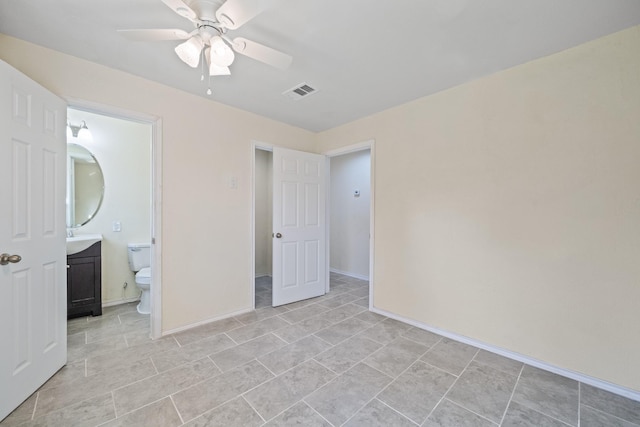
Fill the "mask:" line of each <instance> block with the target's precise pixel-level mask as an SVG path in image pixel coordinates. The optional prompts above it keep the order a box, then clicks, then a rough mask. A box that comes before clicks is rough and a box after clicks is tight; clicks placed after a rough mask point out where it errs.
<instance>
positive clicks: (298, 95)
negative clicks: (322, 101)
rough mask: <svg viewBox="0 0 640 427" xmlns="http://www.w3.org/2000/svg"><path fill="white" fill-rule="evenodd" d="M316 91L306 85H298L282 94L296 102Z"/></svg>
mask: <svg viewBox="0 0 640 427" xmlns="http://www.w3.org/2000/svg"><path fill="white" fill-rule="evenodd" d="M317 91H318V90H317V89H315V88H312V87H311V86H309V85H308V84H306V83H300V84H299V85H296V86H295V87H292V88H291V89H289V90H285V91H284V92H282V94H283V95H284V96H286V97H287V98H289V99H293V100H294V101H297V100H299V99H302V98H304V97H306V96H309V95H313V94H314V93H316V92H317Z"/></svg>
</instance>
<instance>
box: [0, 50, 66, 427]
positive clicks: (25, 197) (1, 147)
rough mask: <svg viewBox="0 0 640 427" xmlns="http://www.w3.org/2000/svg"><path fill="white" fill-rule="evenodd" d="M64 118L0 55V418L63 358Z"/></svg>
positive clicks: (61, 105)
mask: <svg viewBox="0 0 640 427" xmlns="http://www.w3.org/2000/svg"><path fill="white" fill-rule="evenodd" d="M66 117H67V105H66V103H65V102H64V101H63V100H62V99H60V98H58V97H57V96H55V95H53V94H52V93H50V92H49V91H47V90H46V89H44V88H43V87H41V86H40V85H38V84H37V83H35V82H34V81H32V80H30V79H29V78H27V77H26V76H24V75H22V74H21V73H20V72H18V71H17V70H15V69H14V68H12V67H11V66H9V65H8V64H7V63H5V62H3V61H0V179H1V182H2V185H0V200H1V203H0V254H6V255H3V256H1V257H0V264H1V265H0V343H2V350H1V351H0V420H2V419H4V418H5V417H6V416H7V415H8V414H9V413H10V412H11V411H13V410H14V409H15V408H16V407H17V406H18V405H20V403H22V402H23V401H24V400H25V399H26V398H27V397H29V396H30V395H31V394H32V393H33V392H34V391H36V390H37V389H38V388H39V387H40V386H41V385H42V384H44V382H45V381H46V380H47V379H49V378H50V377H51V376H52V375H53V374H55V373H56V371H58V369H60V368H61V367H62V366H63V365H64V364H65V363H66V360H67V323H66V306H67V301H66V295H67V288H66V251H65V236H66V234H65V203H64V200H65V169H66ZM9 255H11V256H9Z"/></svg>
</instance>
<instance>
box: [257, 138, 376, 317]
mask: <svg viewBox="0 0 640 427" xmlns="http://www.w3.org/2000/svg"><path fill="white" fill-rule="evenodd" d="M273 147H274V145H272V144H268V143H265V142H260V141H251V144H250V159H251V191H250V196H249V197H251V200H250V205H251V215H250V218H249V221H250V222H249V230H250V232H249V236H250V238H251V242H250V247H251V257H250V259H249V262H250V264H249V295H251V309H253V310H255V308H256V295H255V293H256V286H255V282H256V277H255V275H256V229H255V217H256V150H263V151H271V152H273ZM363 150H369V153H370V162H371V164H370V174H371V176H370V180H371V182H370V191H371V196H370V206H369V236H370V237H369V309H372V308H373V307H374V301H373V285H374V277H373V271H374V254H375V244H374V243H375V239H374V235H375V233H374V232H375V227H374V224H375V221H374V213H375V209H374V207H375V203H374V200H375V191H374V190H375V188H374V184H375V140H374V139H369V140H366V141H363V142H359V143H356V144H352V145H348V146H346V147H340V148H336V149H333V150H328V151H325V152H322V153H319V154H322V155H324V156H326V157H327V158H328V159H331V157H337V156H341V155H343V154H349V153H353V152H356V151H363ZM325 167H326V168H327V169H326V180H327V181H326V186H325V187H326V200H325V210H326V211H325V213H326V215H325V224H326V227H325V234H326V236H325V241H326V243H325V246H326V263H325V264H326V266H325V268H326V284H325V292H327V293H328V292H329V290H330V271H329V270H330V262H329V260H330V259H331V258H330V257H329V256H330V248H331V238H330V231H331V224H330V218H331V215H330V213H331V211H330V208H331V204H330V202H331V194H330V192H331V162H330V161H328V162H326V166H325Z"/></svg>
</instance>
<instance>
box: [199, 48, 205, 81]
mask: <svg viewBox="0 0 640 427" xmlns="http://www.w3.org/2000/svg"><path fill="white" fill-rule="evenodd" d="M200 63H201V64H202V66H201V67H200V81H201V82H203V81H204V49H202V50H201V51H200Z"/></svg>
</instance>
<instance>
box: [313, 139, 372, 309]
mask: <svg viewBox="0 0 640 427" xmlns="http://www.w3.org/2000/svg"><path fill="white" fill-rule="evenodd" d="M364 150H369V153H370V158H369V162H370V164H369V173H370V183H369V189H370V190H369V191H370V192H371V194H370V199H369V310H371V309H372V308H373V307H374V300H373V286H374V276H373V272H374V264H375V263H374V254H375V226H374V225H375V221H374V215H375V209H374V207H375V140H374V139H369V140H366V141H363V142H359V143H356V144H352V145H347V146H345V147H340V148H336V149H333V150H328V151H324V152H322V153H321V154H324V155H325V156H327V158H328V159H329V161H328V162H327V166H326V167H327V173H326V178H327V184H326V187H327V200H326V209H327V212H326V220H327V227H326V234H327V236H326V241H327V247H326V250H327V254H326V257H327V287H326V291H327V292H329V282H330V271H329V270H330V264H331V261H330V260H331V257H330V256H331V254H330V251H331V236H330V235H331V158H333V157H338V156H342V155H345V154H350V153H355V152H357V151H364Z"/></svg>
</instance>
